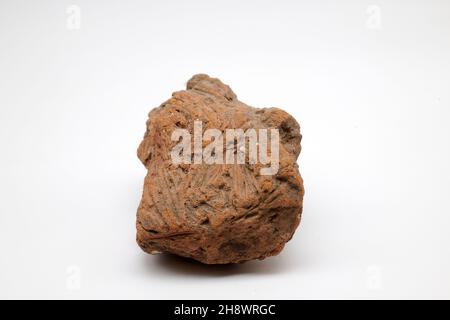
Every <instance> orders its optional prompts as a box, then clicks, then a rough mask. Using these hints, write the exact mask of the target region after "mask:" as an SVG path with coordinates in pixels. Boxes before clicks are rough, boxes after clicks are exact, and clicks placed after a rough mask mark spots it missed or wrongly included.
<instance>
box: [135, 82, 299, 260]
mask: <svg viewBox="0 0 450 320" xmlns="http://www.w3.org/2000/svg"><path fill="white" fill-rule="evenodd" d="M195 120H201V121H202V122H203V131H204V130H206V129H209V128H215V129H220V130H222V131H225V129H234V128H241V129H243V130H246V129H248V128H254V129H258V128H267V129H270V128H277V129H279V135H280V147H279V160H280V164H279V170H278V172H277V173H276V174H275V175H266V176H265V175H261V174H260V170H259V169H260V168H261V167H263V165H261V164H249V163H248V161H247V163H246V164H223V165H222V164H204V163H203V164H180V165H178V164H173V161H172V159H171V155H170V152H171V150H172V148H173V147H174V146H175V145H176V144H177V142H174V141H172V140H171V134H172V132H173V131H174V130H175V129H177V128H186V129H188V130H189V131H190V132H193V127H194V121H195ZM300 141H301V135H300V127H299V125H298V123H297V122H296V121H295V119H294V118H293V117H292V116H290V115H289V114H288V113H286V112H284V111H282V110H280V109H277V108H264V109H257V108H253V107H250V106H248V105H246V104H244V103H242V102H240V101H239V100H238V99H237V97H236V95H235V94H234V92H233V91H232V90H231V89H230V87H229V86H227V85H225V84H223V83H222V82H221V81H220V80H218V79H215V78H210V77H209V76H207V75H204V74H198V75H195V76H194V77H192V78H191V79H190V80H189V81H188V83H187V88H186V90H183V91H177V92H174V93H173V94H172V98H171V99H169V100H167V101H166V102H164V103H163V104H162V105H161V106H159V107H158V108H155V109H153V110H152V111H151V112H150V113H149V116H148V120H147V130H146V133H145V136H144V139H143V141H142V142H141V144H140V146H139V149H138V157H139V159H140V160H141V161H142V163H143V164H144V165H145V167H146V168H147V176H146V177H145V181H144V190H143V194H142V200H141V202H140V205H139V208H138V211H137V223H136V227H137V242H138V244H139V246H140V247H141V248H142V249H143V250H144V251H146V252H148V253H151V254H155V253H160V252H169V253H173V254H176V255H179V256H184V257H190V258H193V259H196V260H198V261H201V262H203V263H207V264H226V263H239V262H243V261H247V260H252V259H264V258H266V257H268V256H273V255H276V254H278V253H279V252H280V251H281V250H282V249H283V247H284V245H285V243H286V242H287V241H289V240H290V239H291V238H292V236H293V234H294V231H295V229H296V228H297V226H298V225H299V223H300V217H301V213H302V205H303V194H304V189H303V181H302V178H301V176H300V174H299V171H298V166H297V163H296V160H297V158H298V156H299V153H300ZM205 144H208V142H204V145H205ZM192 152H193V150H192Z"/></svg>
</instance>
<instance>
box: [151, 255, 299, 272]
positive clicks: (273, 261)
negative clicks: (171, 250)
mask: <svg viewBox="0 0 450 320" xmlns="http://www.w3.org/2000/svg"><path fill="white" fill-rule="evenodd" d="M144 259H145V264H146V267H147V269H148V271H152V272H155V271H157V272H161V271H163V272H165V273H175V274H180V275H191V276H192V275H193V276H201V277H227V276H233V275H241V274H276V273H283V272H286V270H287V269H289V266H290V264H289V261H286V259H284V258H283V257H282V256H276V257H269V258H267V259H265V260H262V261H261V260H255V261H247V262H244V263H239V264H224V265H207V264H203V263H200V262H198V261H196V260H193V259H189V258H183V257H179V256H176V255H172V254H158V255H156V256H152V255H144ZM155 268H156V269H157V270H155Z"/></svg>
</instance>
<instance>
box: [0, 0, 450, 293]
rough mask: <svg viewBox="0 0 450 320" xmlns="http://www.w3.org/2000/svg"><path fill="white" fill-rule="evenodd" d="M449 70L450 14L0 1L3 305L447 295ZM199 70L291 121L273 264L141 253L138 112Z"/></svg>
mask: <svg viewBox="0 0 450 320" xmlns="http://www.w3.org/2000/svg"><path fill="white" fill-rule="evenodd" d="M449 57H450V2H448V1H424V0H422V1H418V0H417V1H378V0H376V1H356V0H354V1H350V0H347V1H235V0H230V1H226V2H224V1H196V0H193V1H152V2H150V1H137V0H133V1H87V0H84V1H82V0H73V1H56V0H55V1H31V0H29V1H24V0H19V1H12V0H9V1H5V0H3V1H1V2H0V145H1V153H0V194H1V200H0V252H1V255H0V298H44V299H46V298H63V299H72V298H75V299H78V298H86V299H93V298H137V299H141V298H143V299H188V298H190V299H205V298H209V299H219V298H220V299H226V298H234V299H260V298H261V299H315V298H323V299H331V298H343V299H347V298H360V299H370V298H376V299H378V298H387V299H391V298H450V273H449V272H448V270H449V269H450V252H449V250H448V245H449V243H450V233H449V232H448V230H449V228H450V202H449V201H448V197H449V194H450V169H449V163H450V144H449V137H450V128H449V125H448V123H449V121H450V90H449V83H450V58H449ZM196 73H207V74H209V75H210V76H213V77H218V78H220V79H221V80H222V81H223V82H224V83H227V84H229V85H230V86H231V88H232V89H233V90H234V92H235V93H236V94H237V96H238V98H239V99H240V100H241V101H243V102H245V103H247V104H249V105H252V106H255V107H279V108H282V109H284V110H286V111H288V112H289V113H291V114H292V115H293V116H294V117H295V118H296V119H297V121H298V122H299V123H300V125H301V128H302V134H303V141H302V153H301V155H300V158H299V166H300V171H301V173H302V176H303V178H304V180H305V189H306V194H305V198H304V211H303V219H302V223H301V225H300V228H299V229H298V230H297V232H296V234H295V235H294V238H293V239H292V240H291V241H290V242H289V243H288V244H287V246H286V248H285V250H284V251H283V252H282V253H281V254H280V255H279V256H277V257H273V258H269V259H267V260H264V261H254V262H249V263H246V264H243V265H238V266H216V267H211V266H209V267H207V266H203V265H200V264H198V263H195V262H192V261H189V260H184V259H179V258H175V257H170V256H149V255H146V254H145V253H143V252H142V251H141V250H140V249H139V248H138V246H137V244H136V243H135V240H134V239H135V226H134V224H135V214H136V209H137V206H138V204H139V200H140V196H141V192H142V185H143V180H144V176H145V173H146V170H145V168H144V167H143V166H142V165H141V163H140V162H139V160H138V159H137V157H136V149H137V147H138V144H139V142H140V140H141V138H142V136H143V134H144V131H145V121H146V119H147V113H148V112H149V111H150V110H151V108H154V107H157V106H159V105H160V104H161V103H162V102H163V101H165V100H167V99H168V98H170V95H171V93H172V92H173V91H177V90H182V89H184V88H185V84H186V81H187V80H188V79H189V78H190V77H191V76H192V75H194V74H196Z"/></svg>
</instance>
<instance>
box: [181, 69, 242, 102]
mask: <svg viewBox="0 0 450 320" xmlns="http://www.w3.org/2000/svg"><path fill="white" fill-rule="evenodd" d="M186 90H197V91H201V92H204V93H209V94H212V95H214V96H216V97H222V98H225V99H227V100H228V101H233V100H237V96H236V94H235V93H234V92H233V90H231V88H230V87H229V86H228V85H226V84H224V83H223V82H222V81H220V80H219V79H217V78H211V77H210V76H208V75H207V74H203V73H200V74H196V75H194V76H193V77H192V78H191V79H189V81H188V82H187V85H186Z"/></svg>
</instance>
